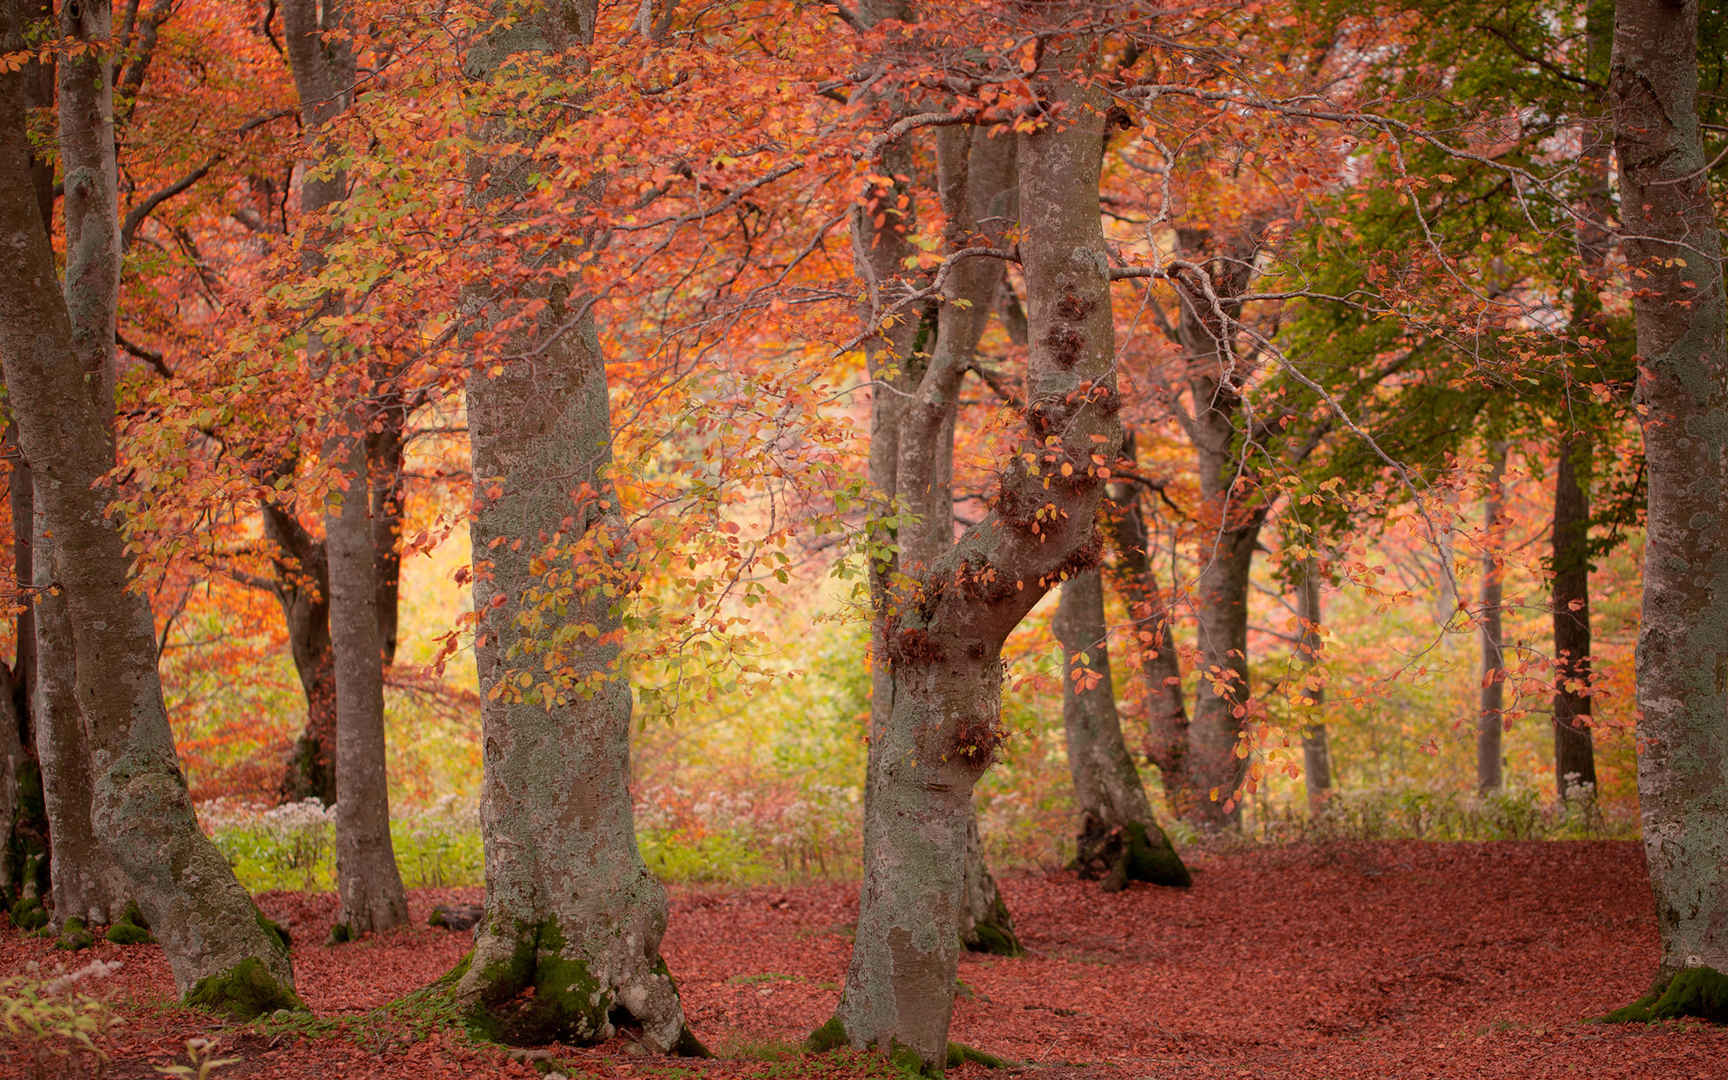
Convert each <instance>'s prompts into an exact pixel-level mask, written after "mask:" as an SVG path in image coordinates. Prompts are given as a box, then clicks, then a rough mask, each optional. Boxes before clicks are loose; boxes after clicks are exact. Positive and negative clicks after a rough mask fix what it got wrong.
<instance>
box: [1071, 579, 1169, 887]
mask: <svg viewBox="0 0 1728 1080" xmlns="http://www.w3.org/2000/svg"><path fill="white" fill-rule="evenodd" d="M1054 625H1055V630H1056V640H1057V641H1059V642H1061V643H1062V652H1063V654H1064V658H1065V662H1066V663H1067V664H1068V670H1067V671H1066V672H1064V677H1063V680H1062V728H1063V733H1064V735H1065V736H1066V739H1067V744H1068V772H1069V775H1070V776H1072V777H1073V780H1074V807H1075V809H1076V810H1077V811H1078V812H1079V826H1080V831H1079V835H1078V840H1077V844H1076V847H1075V854H1074V866H1075V869H1077V870H1078V871H1079V872H1080V873H1081V875H1082V876H1085V877H1094V878H1102V879H1103V882H1104V888H1105V889H1106V890H1107V891H1110V892H1116V891H1118V890H1120V889H1122V888H1123V887H1124V886H1126V885H1127V884H1128V882H1130V881H1146V882H1150V883H1152V884H1154V885H1174V886H1177V887H1183V886H1187V885H1189V884H1191V883H1192V879H1191V878H1190V877H1189V876H1188V868H1187V867H1186V866H1184V865H1182V860H1181V858H1180V857H1178V856H1177V854H1176V849H1175V848H1174V847H1173V846H1172V845H1171V843H1170V838H1169V837H1167V836H1165V835H1164V830H1163V829H1161V828H1159V826H1158V821H1157V819H1156V818H1155V817H1153V815H1152V803H1151V801H1150V800H1148V799H1147V798H1146V786H1145V785H1144V784H1142V783H1141V782H1140V770H1139V769H1138V768H1136V767H1135V765H1134V759H1133V758H1132V757H1131V756H1130V755H1129V753H1128V744H1127V742H1126V741H1125V740H1124V739H1123V738H1122V719H1121V716H1120V715H1119V714H1118V713H1117V711H1116V684H1115V680H1114V679H1113V677H1112V675H1111V671H1110V648H1109V631H1108V629H1107V627H1106V626H1105V622H1104V581H1103V578H1102V576H1101V575H1100V574H1099V572H1098V571H1097V570H1087V571H1085V572H1083V573H1080V574H1077V575H1075V576H1074V577H1071V578H1069V579H1068V580H1067V581H1064V582H1063V583H1062V595H1061V599H1060V602H1059V603H1058V605H1057V608H1056V617H1055V619H1054Z"/></svg>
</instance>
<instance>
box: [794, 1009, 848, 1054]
mask: <svg viewBox="0 0 1728 1080" xmlns="http://www.w3.org/2000/svg"><path fill="white" fill-rule="evenodd" d="M849 1045H851V1040H850V1039H848V1038H847V1037H846V1025H845V1024H842V1023H841V1022H840V1018H839V1017H838V1016H831V1017H829V1018H828V1022H827V1023H826V1024H823V1025H822V1026H821V1027H819V1028H817V1029H816V1030H815V1031H812V1032H811V1033H810V1034H809V1036H808V1037H806V1038H805V1040H804V1049H806V1050H808V1051H810V1052H811V1053H812V1054H826V1053H827V1052H828V1051H830V1050H839V1049H840V1048H841V1047H844V1046H849Z"/></svg>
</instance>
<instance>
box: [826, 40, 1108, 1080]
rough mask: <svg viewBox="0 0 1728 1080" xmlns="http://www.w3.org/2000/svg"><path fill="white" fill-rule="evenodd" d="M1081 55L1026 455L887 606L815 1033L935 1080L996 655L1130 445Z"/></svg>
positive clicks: (1037, 221)
mask: <svg viewBox="0 0 1728 1080" xmlns="http://www.w3.org/2000/svg"><path fill="white" fill-rule="evenodd" d="M1086 48H1087V46H1086V45H1085V44H1083V43H1079V42H1075V41H1073V40H1070V41H1068V42H1064V43H1062V44H1061V45H1059V46H1055V47H1051V48H1049V49H1047V51H1046V52H1045V54H1044V56H1043V58H1042V61H1043V65H1044V66H1043V68H1042V70H1041V71H1040V72H1039V73H1038V74H1037V75H1035V76H1034V86H1035V89H1036V90H1037V92H1038V93H1039V94H1040V95H1041V96H1042V97H1044V98H1045V99H1046V100H1048V101H1049V102H1050V104H1051V107H1052V110H1053V111H1054V110H1060V115H1061V116H1062V117H1063V119H1064V121H1065V123H1064V124H1063V125H1056V124H1050V125H1047V126H1045V127H1042V128H1040V129H1039V130H1037V131H1035V132H1030V133H1026V134H1023V135H1020V136H1019V137H1018V138H1017V146H1016V154H1017V161H1018V192H1019V204H1020V207H1021V213H1020V219H1021V228H1022V240H1021V243H1020V251H1021V256H1022V259H1023V264H1024V268H1025V275H1026V283H1027V290H1028V296H1029V301H1030V312H1029V323H1030V331H1031V332H1030V340H1031V348H1030V350H1029V356H1028V369H1027V379H1026V386H1027V400H1028V405H1027V408H1026V421H1027V431H1026V436H1025V439H1024V441H1023V442H1022V445H1021V447H1020V450H1021V451H1023V452H1024V453H1023V454H1021V455H1016V456H1015V457H1014V458H1013V459H1011V463H1010V464H1009V465H1008V466H1007V468H1006V470H1005V471H1004V473H1003V475H1002V480H1001V483H1002V487H1001V491H1000V493H999V495H998V498H997V503H996V506H995V508H994V510H993V511H992V513H991V514H990V515H989V516H988V517H987V518H985V520H984V521H982V522H980V523H979V524H978V525H975V526H972V527H971V528H969V529H968V530H967V531H966V533H965V535H963V536H962V537H961V538H960V540H959V542H958V543H956V544H954V545H953V546H952V547H950V548H949V549H948V550H947V552H946V553H945V554H943V555H942V556H941V557H940V558H938V559H936V560H935V561H934V563H933V564H932V565H930V566H929V567H928V568H927V569H925V570H923V571H921V572H920V573H918V574H915V575H913V574H903V575H902V580H905V581H908V582H910V584H908V585H907V586H906V587H905V591H904V593H903V594H902V595H901V596H899V597H897V598H896V599H895V600H892V601H891V603H894V604H895V609H894V610H895V614H894V621H893V622H892V624H891V625H890V626H889V627H888V633H887V634H886V635H885V640H883V641H882V642H881V643H880V648H881V649H882V650H883V652H884V654H885V656H886V657H887V659H888V662H889V664H890V665H891V674H892V680H893V682H892V685H893V694H894V697H893V702H892V709H891V712H890V715H889V716H888V718H887V721H886V723H885V725H884V728H883V730H882V731H881V733H880V735H879V737H878V738H877V739H876V740H874V741H873V742H872V743H871V746H870V753H871V757H872V759H873V761H872V765H871V777H870V785H871V790H870V795H869V803H868V806H867V808H866V815H867V819H868V820H867V824H866V829H865V845H866V850H865V853H864V883H863V888H862V895H861V898H860V905H859V916H858V931H857V935H856V937H855V938H854V942H853V951H852V960H851V963H850V965H849V966H848V969H847V974H846V982H845V987H844V989H843V990H842V993H841V999H840V1005H839V1009H838V1011H837V1014H836V1017H835V1022H834V1024H832V1025H830V1026H829V1028H827V1029H824V1032H819V1033H818V1035H819V1036H820V1037H822V1038H821V1039H819V1041H825V1040H826V1038H827V1037H828V1036H832V1037H835V1038H841V1039H843V1040H844V1041H846V1042H850V1043H851V1044H853V1045H855V1046H876V1047H879V1048H880V1049H882V1050H884V1051H890V1052H895V1053H897V1054H898V1055H900V1056H902V1058H903V1059H904V1060H907V1061H909V1062H914V1063H917V1064H918V1065H919V1066H920V1067H922V1068H923V1069H925V1070H928V1071H940V1070H941V1068H942V1067H943V1063H944V1061H945V1058H946V1051H947V1034H948V1022H949V1018H950V1015H951V1012H952V1009H953V997H954V975H955V968H956V963H957V960H958V954H959V942H958V941H957V939H956V936H955V934H954V927H955V925H956V923H957V920H958V918H959V914H960V910H959V909H960V905H961V901H962V898H963V895H964V885H965V882H964V876H965V875H964V866H965V849H966V843H967V834H968V830H969V826H970V824H971V821H972V809H971V793H972V788H973V785H974V784H975V783H976V782H977V779H978V777H979V775H981V774H982V772H983V770H984V768H985V767H987V765H988V764H989V761H990V759H991V756H992V754H993V752H994V749H995V746H996V743H997V741H998V740H999V738H1000V727H999V725H1000V710H1001V689H1002V665H1001V658H1000V652H1001V647H1002V643H1003V641H1004V640H1005V639H1006V638H1007V636H1008V633H1009V632H1010V631H1011V630H1012V629H1013V628H1014V626H1015V625H1016V624H1017V623H1018V622H1019V621H1020V619H1022V618H1023V617H1024V616H1025V614H1026V613H1027V612H1028V611H1029V610H1030V609H1031V607H1032V605H1033V604H1034V603H1036V602H1037V600H1038V599H1039V597H1040V596H1042V594H1043V593H1044V592H1045V591H1046V590H1047V589H1048V588H1050V587H1051V586H1052V585H1054V584H1055V583H1057V582H1058V581H1059V580H1061V578H1063V577H1064V576H1066V575H1068V574H1070V573H1074V572H1078V571H1079V570H1082V569H1086V568H1088V567H1090V566H1092V565H1095V563H1096V561H1097V557H1098V550H1099V547H1098V541H1097V538H1096V536H1095V532H1094V528H1093V523H1094V520H1095V518H1096V514H1097V508H1098V502H1099V496H1100V494H1101V490H1102V487H1103V485H1102V483H1101V482H1100V481H1099V480H1098V478H1097V477H1096V476H1095V475H1094V474H1093V471H1092V467H1091V466H1092V455H1093V454H1095V453H1100V452H1102V453H1104V454H1105V455H1106V460H1108V459H1109V456H1110V455H1113V454H1114V453H1115V451H1116V449H1117V446H1118V444H1119V440H1120V437H1121V429H1120V426H1119V424H1118V422H1117V419H1116V412H1117V407H1118V399H1117V395H1116V388H1115V367H1114V344H1113V328H1112V325H1111V316H1110V302H1109V301H1110V297H1109V278H1108V262H1107V257H1106V251H1105V247H1104V241H1103V233H1102V229H1101V227H1100V221H1099V213H1098V174H1099V165H1100V156H1101V150H1102V145H1103V113H1104V102H1103V100H1102V94H1101V93H1099V92H1098V91H1097V90H1095V89H1093V88H1091V87H1089V86H1087V85H1086V84H1084V83H1082V82H1081V81H1078V80H1079V78H1080V77H1081V74H1080V73H1081V69H1082V68H1083V66H1084V64H1085V62H1086V61H1085V50H1086ZM955 357H956V354H955V353H953V352H948V351H944V350H942V349H941V343H940V336H939V337H938V352H937V355H936V356H935V357H933V362H932V363H931V365H930V367H929V368H928V369H927V370H926V371H925V372H924V373H923V375H922V377H921V378H920V380H919V382H918V387H917V390H916V391H915V394H914V398H913V403H912V404H911V405H909V406H908V409H909V410H918V413H917V414H916V416H914V417H913V419H912V423H921V422H924V421H927V420H928V419H929V418H930V417H931V416H933V415H935V414H936V407H937V406H938V405H939V404H940V402H942V401H943V400H945V399H946V397H947V396H949V395H951V394H952V392H953V388H954V387H956V386H957V384H958V382H959V377H960V374H961V373H960V372H959V371H956V370H955V365H954V363H953V362H952V360H953V359H954V358H955ZM918 417H922V418H923V421H920V420H919V419H918ZM907 424H908V417H905V416H903V417H902V431H901V446H902V455H901V465H902V467H903V466H904V463H905V453H904V448H905V447H906V446H907V444H908V441H909V437H908V427H907V426H906V425H907ZM1063 465H1067V466H1068V468H1067V471H1066V472H1064V471H1063V469H1062V466H1063ZM900 479H901V482H902V483H904V482H905V477H904V476H902V477H901V478H900ZM1046 485H1048V486H1046ZM835 1028H837V1029H838V1031H837V1032H835V1031H834V1029H835ZM824 1033H826V1035H825V1034H824Z"/></svg>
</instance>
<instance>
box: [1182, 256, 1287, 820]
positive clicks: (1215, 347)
mask: <svg viewBox="0 0 1728 1080" xmlns="http://www.w3.org/2000/svg"><path fill="white" fill-rule="evenodd" d="M1177 240H1178V244H1179V246H1180V247H1181V249H1182V250H1183V251H1184V252H1185V253H1187V255H1188V257H1189V258H1190V260H1193V261H1198V262H1200V263H1202V264H1203V265H1204V268H1205V271H1206V280H1205V281H1204V282H1202V281H1201V280H1200V279H1199V277H1198V276H1197V275H1193V274H1188V275H1184V276H1183V277H1182V279H1181V281H1180V282H1179V286H1180V287H1179V289H1178V292H1179V294H1180V296H1181V302H1182V310H1181V316H1180V321H1179V322H1178V324H1177V332H1178V335H1179V338H1180V341H1181V344H1182V351H1183V353H1184V358H1185V362H1186V364H1187V380H1188V393H1189V397H1190V400H1191V402H1192V407H1193V416H1192V417H1191V418H1189V419H1188V420H1187V426H1188V435H1189V438H1190V440H1191V441H1192V443H1193V445H1194V455H1195V459H1196V462H1197V464H1198V465H1199V472H1200V496H1201V500H1202V503H1203V505H1204V506H1205V508H1206V513H1207V514H1208V519H1207V525H1208V529H1207V533H1206V536H1205V538H1204V539H1203V540H1202V541H1201V556H1200V557H1201V566H1200V574H1199V580H1198V582H1197V584H1196V587H1195V591H1196V596H1195V602H1196V605H1197V612H1196V615H1197V618H1196V622H1197V630H1196V637H1197V643H1198V645H1199V648H1200V655H1201V663H1202V665H1203V671H1202V672H1201V678H1200V682H1199V686H1198V689H1197V690H1196V691H1195V696H1194V718H1193V720H1192V722H1191V723H1190V724H1189V728H1188V755H1187V758H1186V760H1185V762H1184V765H1185V767H1186V769H1187V772H1188V777H1187V779H1186V780H1185V781H1179V782H1178V787H1179V788H1190V789H1192V790H1193V792H1194V797H1193V799H1192V800H1191V801H1190V802H1189V804H1188V806H1187V807H1186V808H1185V810H1184V813H1185V815H1186V817H1187V818H1188V820H1189V821H1190V822H1192V823H1193V824H1195V825H1196V826H1198V827H1200V828H1203V829H1209V830H1216V829H1221V828H1224V827H1226V826H1231V825H1234V824H1235V823H1237V822H1238V821H1240V820H1241V807H1240V805H1239V804H1238V803H1237V802H1236V799H1235V796H1236V791H1237V788H1238V787H1240V786H1241V783H1242V778H1243V777H1244V776H1245V775H1246V774H1247V771H1248V759H1247V757H1246V756H1245V755H1243V754H1241V753H1239V752H1238V744H1239V743H1240V742H1241V738H1242V732H1243V729H1244V727H1245V725H1246V719H1247V707H1248V587H1249V573H1250V571H1251V570H1252V567H1253V563H1254V550H1255V547H1256V546H1257V545H1258V544H1259V540H1260V529H1261V526H1262V525H1264V523H1265V520H1266V508H1265V506H1264V505H1262V504H1261V503H1260V501H1259V500H1258V499H1256V498H1255V497H1254V495H1253V491H1254V485H1253V482H1252V481H1253V478H1254V468H1253V464H1252V462H1251V461H1250V460H1249V454H1250V451H1249V449H1248V447H1247V445H1246V440H1244V439H1243V438H1242V432H1243V431H1244V430H1245V429H1246V426H1247V416H1246V414H1245V410H1244V408H1243V403H1242V386H1243V384H1244V382H1245V380H1246V379H1247V377H1248V375H1249V370H1248V365H1247V363H1246V362H1245V361H1244V360H1243V359H1242V358H1241V357H1240V356H1238V355H1237V353H1236V349H1235V346H1234V339H1235V337H1236V331H1235V320H1236V319H1237V318H1238V317H1239V316H1240V315H1241V310H1242V303H1241V301H1240V300H1239V299H1237V298H1238V297H1240V296H1241V295H1242V294H1243V292H1245V291H1246V290H1247V287H1248V282H1249V280H1250V279H1251V277H1252V276H1253V271H1254V260H1255V256H1256V253H1257V251H1258V246H1259V245H1258V242H1257V240H1256V238H1255V233H1254V230H1253V229H1252V228H1250V227H1247V226H1244V227H1242V228H1241V229H1239V230H1237V231H1235V232H1233V233H1231V234H1229V235H1227V236H1224V237H1216V236H1213V235H1211V234H1210V233H1209V232H1208V231H1207V230H1204V229H1196V228H1181V229H1178V230H1177ZM1208 291H1209V292H1210V293H1211V295H1207V293H1208Z"/></svg>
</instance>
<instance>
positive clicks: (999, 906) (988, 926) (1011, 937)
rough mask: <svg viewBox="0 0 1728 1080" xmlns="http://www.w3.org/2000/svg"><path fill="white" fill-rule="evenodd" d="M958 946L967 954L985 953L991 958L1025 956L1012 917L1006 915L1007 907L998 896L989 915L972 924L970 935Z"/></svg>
mask: <svg viewBox="0 0 1728 1080" xmlns="http://www.w3.org/2000/svg"><path fill="white" fill-rule="evenodd" d="M960 944H961V945H964V946H965V947H966V949H967V951H968V952H975V953H987V954H989V955H991V956H1024V955H1026V949H1025V947H1024V946H1022V945H1021V944H1020V938H1019V935H1017V934H1015V933H1014V917H1013V916H1012V915H1010V914H1009V913H1008V905H1007V904H1004V903H1003V902H1002V897H1000V896H998V897H996V902H995V903H993V904H991V905H990V913H989V914H988V915H986V916H985V917H984V918H982V919H979V920H978V921H977V922H975V923H973V924H972V931H971V933H969V934H967V935H965V936H963V937H962V938H961V939H960Z"/></svg>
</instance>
